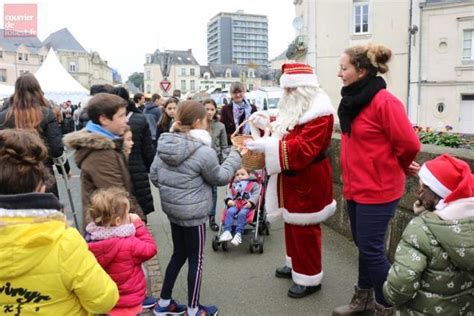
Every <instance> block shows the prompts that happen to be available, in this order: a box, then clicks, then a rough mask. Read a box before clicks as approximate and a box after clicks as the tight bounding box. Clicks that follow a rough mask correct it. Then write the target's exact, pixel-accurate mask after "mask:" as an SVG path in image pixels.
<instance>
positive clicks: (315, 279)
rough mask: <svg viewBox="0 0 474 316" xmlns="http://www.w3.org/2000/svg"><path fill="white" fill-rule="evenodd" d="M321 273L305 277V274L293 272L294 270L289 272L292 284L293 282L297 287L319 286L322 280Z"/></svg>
mask: <svg viewBox="0 0 474 316" xmlns="http://www.w3.org/2000/svg"><path fill="white" fill-rule="evenodd" d="M323 275H324V273H323V271H321V272H319V273H318V274H316V275H306V274H301V273H298V272H295V270H291V278H292V279H293V282H295V283H296V284H298V285H303V286H317V285H320V284H321V281H322V280H323Z"/></svg>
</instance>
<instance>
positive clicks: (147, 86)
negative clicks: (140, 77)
mask: <svg viewBox="0 0 474 316" xmlns="http://www.w3.org/2000/svg"><path fill="white" fill-rule="evenodd" d="M146 93H151V86H150V85H149V84H147V85H146Z"/></svg>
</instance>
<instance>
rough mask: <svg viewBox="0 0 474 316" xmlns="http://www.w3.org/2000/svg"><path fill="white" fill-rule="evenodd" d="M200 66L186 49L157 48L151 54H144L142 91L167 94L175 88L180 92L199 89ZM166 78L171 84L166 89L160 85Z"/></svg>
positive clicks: (190, 51) (189, 50)
mask: <svg viewBox="0 0 474 316" xmlns="http://www.w3.org/2000/svg"><path fill="white" fill-rule="evenodd" d="M199 76H200V67H199V64H198V62H197V61H196V59H195V58H194V56H193V52H192V50H191V49H188V50H165V51H164V52H160V51H159V50H158V49H157V50H156V51H155V52H154V53H153V54H147V55H146V62H145V65H144V92H145V93H159V94H163V95H168V94H171V93H172V92H173V90H175V89H179V90H181V92H182V93H187V92H195V91H197V90H199ZM165 79H166V80H168V81H169V82H170V83H171V85H170V87H169V89H168V91H165V90H164V89H163V88H162V87H161V84H160V83H161V82H162V81H163V80H165Z"/></svg>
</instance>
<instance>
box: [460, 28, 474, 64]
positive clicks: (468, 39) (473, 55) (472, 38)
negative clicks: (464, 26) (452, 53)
mask: <svg viewBox="0 0 474 316" xmlns="http://www.w3.org/2000/svg"><path fill="white" fill-rule="evenodd" d="M462 59H463V60H474V30H464V41H463V46H462Z"/></svg>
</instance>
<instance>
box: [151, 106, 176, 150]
mask: <svg viewBox="0 0 474 316" xmlns="http://www.w3.org/2000/svg"><path fill="white" fill-rule="evenodd" d="M178 103H179V100H178V99H176V98H175V97H171V98H169V99H168V100H166V102H165V104H164V105H163V114H162V115H161V117H160V120H159V121H158V124H157V125H156V139H155V141H156V142H158V139H159V138H160V135H161V134H163V133H168V132H169V131H170V128H171V125H172V124H173V122H174V116H175V113H176V108H177V107H178ZM154 145H155V148H156V146H157V144H154Z"/></svg>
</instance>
